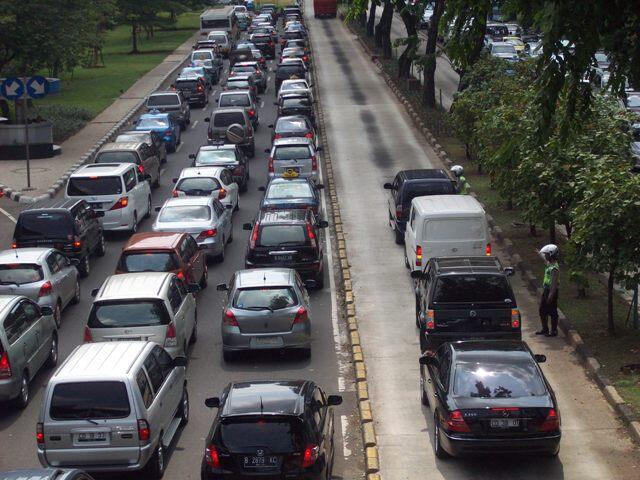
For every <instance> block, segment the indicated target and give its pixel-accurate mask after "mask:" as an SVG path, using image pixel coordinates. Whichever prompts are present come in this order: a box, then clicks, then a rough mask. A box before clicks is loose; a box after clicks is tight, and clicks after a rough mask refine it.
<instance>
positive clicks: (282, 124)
mask: <svg viewBox="0 0 640 480" xmlns="http://www.w3.org/2000/svg"><path fill="white" fill-rule="evenodd" d="M308 129H309V128H308V127H307V122H305V121H304V120H283V119H280V120H278V123H277V124H276V128H275V130H276V132H306V131H307V130H308Z"/></svg>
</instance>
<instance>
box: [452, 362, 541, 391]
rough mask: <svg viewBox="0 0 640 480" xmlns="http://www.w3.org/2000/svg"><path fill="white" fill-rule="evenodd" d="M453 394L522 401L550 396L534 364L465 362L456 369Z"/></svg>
mask: <svg viewBox="0 0 640 480" xmlns="http://www.w3.org/2000/svg"><path fill="white" fill-rule="evenodd" d="M453 394H454V396H457V397H474V398H520V397H539V396H541V395H545V394H546V388H545V386H544V382H543V381H542V378H541V377H540V374H539V373H538V370H537V369H536V367H535V365H534V364H533V362H514V363H509V364H504V363H485V362H482V363H476V362H473V363H472V362H461V363H457V364H456V367H455V373H454V380H453Z"/></svg>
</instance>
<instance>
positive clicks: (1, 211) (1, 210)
mask: <svg viewBox="0 0 640 480" xmlns="http://www.w3.org/2000/svg"><path fill="white" fill-rule="evenodd" d="M0 213H2V214H3V215H5V216H6V217H7V218H8V219H9V220H11V221H12V222H13V223H16V219H15V217H14V216H13V215H11V214H10V213H9V212H7V211H6V210H5V209H4V208H0Z"/></svg>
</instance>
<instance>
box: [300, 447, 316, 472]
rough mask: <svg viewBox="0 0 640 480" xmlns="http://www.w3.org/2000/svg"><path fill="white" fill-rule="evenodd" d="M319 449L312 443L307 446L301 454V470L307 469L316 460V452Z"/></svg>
mask: <svg viewBox="0 0 640 480" xmlns="http://www.w3.org/2000/svg"><path fill="white" fill-rule="evenodd" d="M319 451H320V448H319V447H318V445H315V444H313V443H311V444H309V445H307V446H306V447H305V449H304V453H303V454H302V468H308V467H310V466H312V465H313V464H314V463H316V460H318V452H319Z"/></svg>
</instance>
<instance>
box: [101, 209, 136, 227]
mask: <svg viewBox="0 0 640 480" xmlns="http://www.w3.org/2000/svg"><path fill="white" fill-rule="evenodd" d="M132 224H133V214H132V213H129V212H128V211H127V210H125V209H119V210H106V211H105V212H104V217H103V218H102V228H103V229H104V230H108V231H118V230H131V227H132V226H133V225H132Z"/></svg>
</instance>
